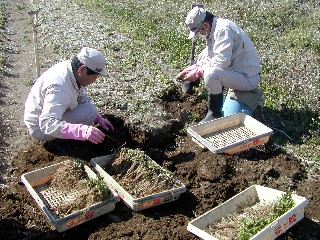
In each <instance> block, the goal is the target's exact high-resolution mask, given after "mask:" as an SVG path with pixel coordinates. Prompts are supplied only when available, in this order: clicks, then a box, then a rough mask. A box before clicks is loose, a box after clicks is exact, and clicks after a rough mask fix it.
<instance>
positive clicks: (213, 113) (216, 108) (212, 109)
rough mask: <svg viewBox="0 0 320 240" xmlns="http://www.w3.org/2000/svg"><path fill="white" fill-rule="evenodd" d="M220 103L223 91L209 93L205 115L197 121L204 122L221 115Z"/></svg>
mask: <svg viewBox="0 0 320 240" xmlns="http://www.w3.org/2000/svg"><path fill="white" fill-rule="evenodd" d="M222 105H223V93H219V94H210V95H209V97H208V112H207V115H206V116H205V118H204V119H202V120H201V121H200V122H199V123H204V122H207V121H211V120H213V119H217V118H220V117H223V113H222Z"/></svg>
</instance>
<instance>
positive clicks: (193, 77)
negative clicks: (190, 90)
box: [184, 66, 203, 82]
mask: <svg viewBox="0 0 320 240" xmlns="http://www.w3.org/2000/svg"><path fill="white" fill-rule="evenodd" d="M199 78H203V69H202V68H201V67H200V66H197V68H195V69H194V70H192V71H190V72H189V73H188V74H187V75H186V76H185V78H184V79H185V80H188V81H190V82H195V81H197V80H198V79H199Z"/></svg>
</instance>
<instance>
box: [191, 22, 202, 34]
mask: <svg viewBox="0 0 320 240" xmlns="http://www.w3.org/2000/svg"><path fill="white" fill-rule="evenodd" d="M201 26H202V22H201V23H199V24H198V25H197V26H196V27H194V28H191V29H190V31H192V32H198V31H199V30H200V28H201Z"/></svg>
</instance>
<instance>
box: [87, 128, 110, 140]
mask: <svg viewBox="0 0 320 240" xmlns="http://www.w3.org/2000/svg"><path fill="white" fill-rule="evenodd" d="M105 136H106V135H105V134H104V133H103V132H102V131H101V130H99V129H98V128H95V127H92V126H90V127H89V128H88V129H87V131H86V136H85V137H86V139H87V140H88V141H89V142H92V143H94V144H98V143H102V141H103V140H104V137H105Z"/></svg>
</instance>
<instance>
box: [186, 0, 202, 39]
mask: <svg viewBox="0 0 320 240" xmlns="http://www.w3.org/2000/svg"><path fill="white" fill-rule="evenodd" d="M205 17H206V10H205V9H204V8H203V7H199V6H196V7H194V8H192V9H191V11H190V12H189V13H188V15H187V17H186V21H185V23H186V25H187V26H188V28H189V30H190V34H189V39H191V38H193V37H194V36H195V35H196V33H197V32H198V31H199V29H200V28H201V25H202V23H203V21H204V19H205Z"/></svg>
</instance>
